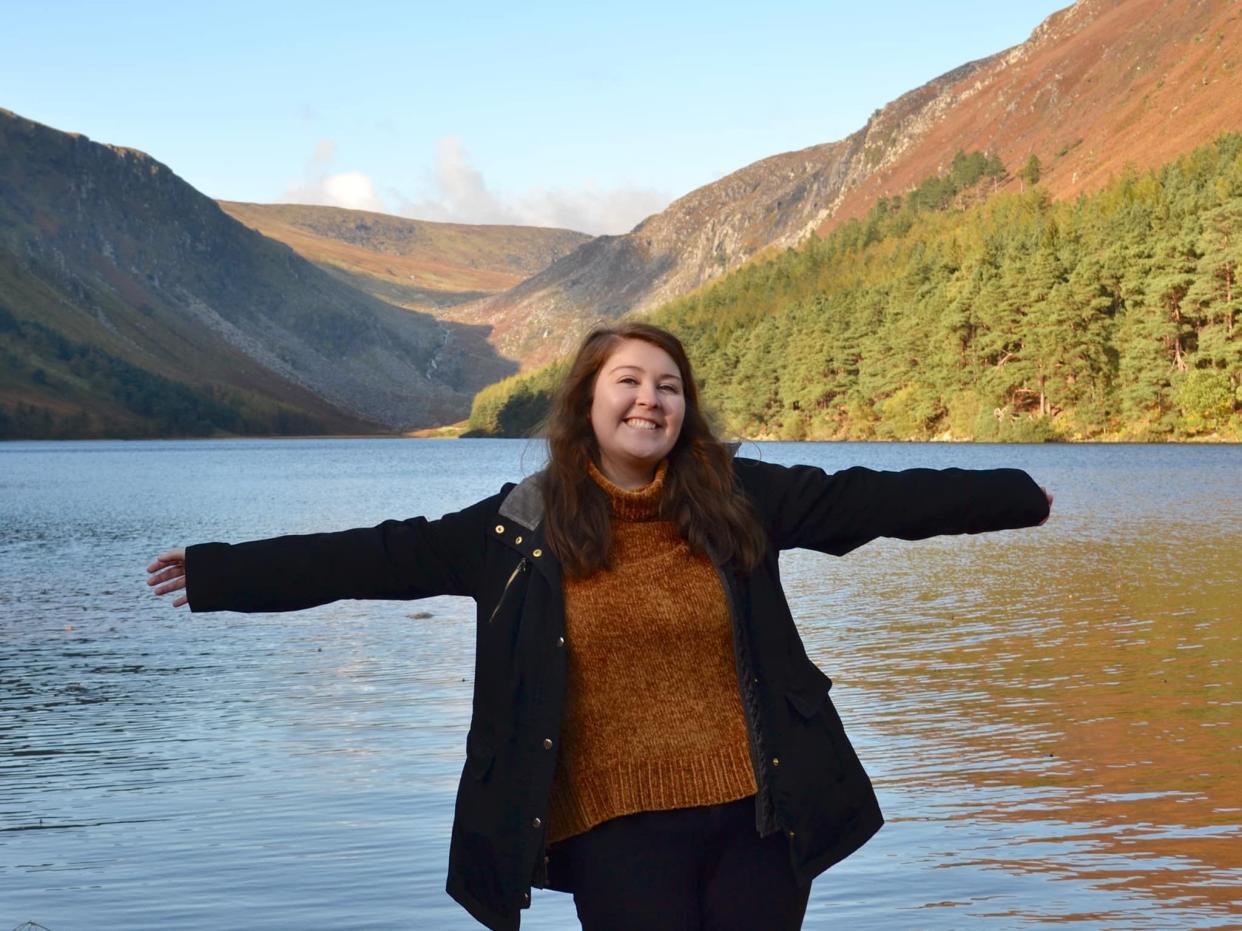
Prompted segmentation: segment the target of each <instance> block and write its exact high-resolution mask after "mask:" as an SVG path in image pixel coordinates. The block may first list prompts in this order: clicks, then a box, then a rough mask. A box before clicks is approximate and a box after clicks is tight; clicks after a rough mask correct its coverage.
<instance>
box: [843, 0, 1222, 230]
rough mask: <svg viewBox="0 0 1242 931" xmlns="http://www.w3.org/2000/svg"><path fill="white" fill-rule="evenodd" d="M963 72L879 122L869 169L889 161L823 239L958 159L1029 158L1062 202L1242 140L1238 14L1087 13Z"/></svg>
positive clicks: (1094, 9) (1162, 3)
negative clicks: (1231, 134)
mask: <svg viewBox="0 0 1242 931" xmlns="http://www.w3.org/2000/svg"><path fill="white" fill-rule="evenodd" d="M959 70H960V71H961V72H962V73H961V74H960V76H953V75H950V76H948V77H949V80H948V81H945V80H944V79H941V80H940V81H939V82H933V84H932V85H927V86H925V87H922V88H919V89H918V90H916V91H913V92H912V93H910V94H907V95H905V96H903V97H901V98H900V99H898V100H896V101H894V102H893V103H892V104H890V105H889V106H887V107H885V108H884V109H883V110H881V111H880V112H879V113H877V114H876V116H875V117H874V118H873V119H872V120H871V122H870V123H869V124H868V127H867V130H866V140H865V142H864V146H863V158H864V161H867V160H872V159H875V160H881V159H882V160H883V161H882V163H881V164H879V165H877V167H876V169H875V170H873V171H871V173H870V174H869V175H867V177H866V178H865V179H864V180H862V181H861V182H860V183H858V184H857V185H856V186H854V187H853V188H852V189H850V190H848V191H847V192H845V195H844V197H843V198H842V200H841V203H840V206H839V207H838V208H837V209H835V210H834V211H832V212H831V213H829V214H828V215H827V216H826V217H825V218H824V220H823V222H822V223H821V224H820V226H819V230H820V232H821V233H823V232H827V231H828V230H829V229H831V228H833V227H835V226H836V225H838V224H839V223H841V222H842V221H844V220H847V219H850V218H851V217H861V216H862V215H863V214H864V213H866V211H867V210H868V208H870V206H871V205H872V204H873V203H875V202H876V200H877V199H879V198H880V197H882V196H886V195H888V196H891V195H893V194H900V193H902V192H904V191H906V190H909V189H910V188H911V187H913V186H914V185H916V184H917V183H918V182H919V181H920V180H922V179H923V178H925V177H928V176H929V175H934V174H936V173H937V172H940V171H943V170H944V169H945V168H946V167H947V165H948V163H949V160H950V159H951V158H952V157H953V153H954V152H956V151H958V150H959V149H964V150H967V151H970V150H977V151H984V152H992V153H994V154H996V155H998V156H1000V158H1001V160H1002V161H1003V162H1004V163H1005V164H1006V165H1009V166H1010V167H1011V169H1017V168H1018V167H1020V166H1022V165H1024V164H1025V163H1026V162H1027V161H1028V159H1029V158H1030V156H1031V155H1034V156H1035V157H1036V158H1037V159H1038V160H1039V164H1040V169H1041V184H1042V185H1043V187H1044V189H1045V190H1046V191H1048V193H1049V194H1051V195H1052V196H1053V197H1054V198H1057V199H1062V198H1067V197H1073V196H1075V195H1077V194H1079V193H1083V192H1088V191H1093V190H1097V189H1099V188H1101V187H1103V186H1104V185H1105V184H1107V183H1108V182H1109V181H1110V180H1112V179H1113V178H1115V177H1117V176H1119V175H1120V174H1121V172H1122V170H1123V169H1124V168H1125V167H1126V166H1130V167H1133V168H1137V169H1139V170H1142V169H1147V168H1153V167H1156V166H1158V165H1162V164H1164V163H1166V162H1168V161H1171V160H1172V159H1174V158H1176V157H1177V156H1178V155H1180V154H1182V153H1184V152H1187V151H1189V150H1190V149H1192V148H1194V147H1195V146H1197V145H1201V144H1202V143H1204V142H1206V141H1208V140H1210V139H1213V138H1215V137H1216V136H1217V135H1219V134H1220V133H1222V132H1227V131H1230V130H1238V129H1242V4H1239V3H1238V2H1236V0H1121V2H1118V0H1079V2H1077V3H1075V4H1074V5H1073V6H1071V7H1068V8H1067V9H1064V10H1061V11H1060V12H1058V13H1054V14H1053V15H1052V16H1050V17H1049V18H1048V19H1047V20H1045V21H1044V22H1043V23H1042V24H1041V25H1040V27H1039V28H1038V29H1036V30H1035V31H1034V33H1032V35H1031V37H1030V38H1029V39H1028V40H1027V41H1026V42H1024V43H1022V44H1021V45H1018V46H1015V47H1014V48H1012V49H1010V50H1009V51H1007V52H1003V53H1001V54H999V55H995V56H992V57H991V58H987V59H984V60H983V61H980V62H975V63H973V64H972V65H969V66H967V67H965V68H963V69H959ZM934 85H938V86H934ZM929 93H933V94H934V101H933V106H930V107H929V106H928V105H927V104H928V100H927V99H926V98H927V97H928V95H929ZM893 136H902V137H905V138H906V139H907V140H908V144H907V145H906V147H904V149H903V150H902V151H900V152H899V153H893V152H890V151H889V150H888V148H887V147H888V144H889V140H890V138H891V137H893ZM1022 183H1023V182H1022V181H1021V180H1020V179H1019V178H1017V177H1014V178H1012V179H1011V181H1010V182H1009V187H1010V188H1011V189H1017V188H1018V187H1019V186H1020V185H1021V184H1022Z"/></svg>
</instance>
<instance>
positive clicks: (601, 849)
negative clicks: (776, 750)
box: [562, 797, 811, 931]
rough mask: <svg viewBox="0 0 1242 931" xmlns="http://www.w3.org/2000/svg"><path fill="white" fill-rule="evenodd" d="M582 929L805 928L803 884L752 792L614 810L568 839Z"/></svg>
mask: <svg viewBox="0 0 1242 931" xmlns="http://www.w3.org/2000/svg"><path fill="white" fill-rule="evenodd" d="M563 844H564V846H563V847H562V850H563V853H564V855H565V857H566V863H567V866H568V870H569V873H570V876H571V877H572V884H573V889H574V905H575V907H576V908H577V910H578V919H579V920H580V921H581V922H582V928H583V931H758V929H762V931H797V929H799V928H801V927H802V916H803V915H804V914H805V913H806V901H807V896H808V895H809V894H810V891H811V890H810V886H809V885H807V886H803V885H799V883H798V882H797V881H796V880H795V879H794V875H793V869H792V867H791V866H790V864H789V842H788V841H787V840H786V838H785V836H784V835H783V834H781V833H779V832H778V833H776V834H773V835H770V836H769V837H764V838H761V837H759V834H758V832H757V831H755V801H754V798H753V797H751V798H747V799H742V800H741V801H737V802H730V803H728V804H725V805H708V806H705V807H702V808H678V809H675V810H673V811H649V812H641V813H639V814H636V815H625V816H624V817H621V818H614V819H612V820H611V821H606V822H604V823H603V824H601V825H598V826H596V827H594V828H592V829H591V830H590V831H587V832H586V833H584V834H579V835H577V836H576V837H571V838H569V839H567V840H565V841H563Z"/></svg>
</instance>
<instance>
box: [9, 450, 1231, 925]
mask: <svg viewBox="0 0 1242 931" xmlns="http://www.w3.org/2000/svg"><path fill="white" fill-rule="evenodd" d="M749 452H751V453H754V452H755V450H753V449H752V450H749ZM759 452H760V454H761V455H762V456H763V457H764V458H767V459H769V460H775V461H787V462H792V461H809V462H815V463H819V464H823V465H825V467H827V468H830V469H831V468H840V467H843V466H845V465H849V464H853V463H855V462H862V463H863V464H867V465H873V466H876V467H886V468H904V467H907V466H911V465H933V466H942V465H965V466H980V467H983V466H991V465H998V464H1019V465H1022V466H1023V467H1025V468H1028V469H1029V470H1030V471H1031V472H1032V474H1034V475H1035V476H1036V477H1037V479H1038V480H1039V481H1040V482H1041V483H1043V484H1046V485H1048V486H1049V487H1050V488H1052V490H1053V491H1055V492H1056V495H1057V507H1056V514H1055V516H1054V519H1053V520H1052V521H1051V522H1050V523H1049V524H1048V525H1047V526H1045V527H1043V528H1040V529H1038V530H1031V531H1019V532H1008V533H1002V534H993V535H987V536H980V537H966V538H953V539H942V540H934V541H925V542H921V543H900V542H895V541H880V542H877V543H875V544H872V545H870V546H868V547H865V548H863V549H862V550H859V551H857V552H855V553H853V554H851V555H850V556H848V557H846V558H844V559H831V558H828V557H824V556H820V555H818V554H813V553H805V552H795V553H790V554H786V556H785V557H783V559H782V568H783V572H784V574H785V578H786V582H787V589H788V594H789V596H790V601H791V604H792V605H793V607H794V611H795V615H796V616H797V617H798V618H799V620H800V624H801V626H802V629H803V632H804V636H805V638H806V641H807V646H808V650H809V652H810V653H811V655H812V657H813V658H814V659H815V660H816V662H818V663H819V664H820V665H821V666H822V667H823V668H825V669H826V670H827V671H829V672H830V673H831V674H832V675H833V677H834V679H835V680H836V682H837V686H836V687H835V688H834V691H833V696H834V699H835V700H836V701H837V703H838V706H839V707H840V709H841V711H842V715H843V716H844V717H845V719H846V722H847V724H848V725H849V727H850V730H851V734H852V736H854V738H855V742H856V744H857V745H858V747H859V751H860V754H861V756H862V757H863V759H864V761H865V762H866V763H867V765H868V768H869V769H870V770H871V772H872V774H873V776H874V777H875V780H876V783H877V789H878V792H879V794H880V797H881V802H882V804H883V805H884V808H885V811H886V814H887V816H888V819H889V824H888V825H887V826H886V827H885V829H884V830H883V831H881V832H880V834H879V835H878V836H877V838H876V839H875V840H874V841H873V842H872V843H871V844H869V845H868V846H867V847H866V848H864V850H863V851H862V852H860V853H859V854H858V855H856V856H855V857H853V858H851V859H850V860H848V861H846V862H845V863H844V864H841V865H840V866H838V867H835V868H834V869H833V870H831V871H830V872H829V873H827V874H826V875H825V876H823V877H821V879H820V880H818V881H817V883H816V885H815V888H814V891H813V895H812V901H811V906H810V908H809V910H808V917H807V921H806V927H807V928H809V929H818V928H830V927H849V928H852V929H858V928H872V929H889V928H898V929H904V928H910V929H921V928H927V929H943V931H948V929H958V928H963V927H974V928H979V929H992V928H1019V927H1025V926H1028V925H1030V924H1034V923H1047V924H1060V925H1065V926H1070V927H1079V928H1099V929H1104V928H1153V929H1155V928H1161V929H1163V928H1226V927H1235V928H1236V927H1242V893H1240V891H1239V890H1240V889H1242V843H1240V840H1242V793H1240V792H1239V789H1238V786H1242V763H1239V760H1242V753H1239V751H1240V750H1242V721H1239V714H1238V711H1239V704H1240V703H1242V688H1240V687H1239V682H1238V672H1237V670H1238V667H1239V661H1240V660H1242V607H1240V606H1239V599H1240V598H1242V594H1240V593H1242V584H1240V583H1242V556H1240V555H1239V553H1240V551H1242V546H1240V545H1242V504H1240V503H1239V496H1238V493H1237V486H1238V476H1239V474H1242V470H1240V466H1242V449H1239V448H1237V447H1195V448H1181V449H1177V448H1165V447H1119V448H1104V447H1047V448H1043V447H1041V448H1036V449H1025V448H1004V447H947V446H924V445H904V444H903V445H896V446H870V445H853V444H851V445H827V444H825V445H819V444H815V445H773V446H765V447H763V448H762V449H761V450H759ZM523 455H524V456H525V461H523ZM537 464H538V456H537V454H532V451H531V450H530V449H529V447H528V446H527V445H526V444H521V443H505V442H497V443H484V442H477V443H475V442H471V443H451V442H450V443H435V442H426V441H423V442H406V441H391V442H389V441H281V442H244V441H243V442H220V443H131V444H122V443H97V444H88V443H77V444H74V443H67V444H9V445H7V446H0V929H4V928H10V927H13V926H15V925H17V924H20V923H21V922H24V921H27V920H32V921H37V922H39V923H40V924H43V925H44V926H46V927H48V928H49V929H51V931H67V929H80V928H113V927H116V928H122V927H123V928H127V929H142V928H151V929H157V928H158V929H186V931H188V929H207V928H212V929H214V928H218V927H228V926H232V925H236V924H244V926H246V927H254V928H270V929H287V928H290V927H307V928H310V927H333V926H335V927H342V928H346V927H347V928H351V929H352V928H376V929H379V928H398V927H419V928H437V929H438V928H445V929H451V928H463V929H464V928H469V927H474V925H473V924H472V922H471V920H470V919H469V918H468V916H466V915H465V913H464V912H461V911H460V910H459V909H458V908H457V907H456V906H455V905H454V904H453V903H451V901H450V900H448V898H447V896H446V895H445V894H444V892H443V879H444V869H445V862H446V858H447V836H448V824H449V820H450V818H451V814H452V796H453V791H454V788H455V784H456V777H457V773H458V770H459V767H460V761H461V759H462V755H463V740H464V734H465V728H466V723H467V721H468V718H469V702H470V688H469V682H468V679H469V676H470V674H471V670H472V659H471V655H470V651H471V645H472V644H471V631H470V616H471V611H470V609H471V606H470V605H469V604H468V603H467V602H464V601H461V600H457V599H433V600H430V601H425V602H420V603H419V604H418V605H411V604H392V603H389V604H384V603H367V604H363V603H343V604H339V605H333V606H328V607H324V608H320V609H316V610H314V611H309V612H304V613H302V614H300V615H297V616H296V617H294V616H274V615H269V616H259V617H242V616H232V615H195V616H190V615H188V614H186V613H184V612H172V611H170V610H169V609H168V608H167V606H166V605H164V604H161V603H158V602H153V600H152V599H151V598H150V596H149V594H148V593H147V592H146V591H145V588H144V587H143V586H142V583H141V577H142V571H141V570H142V567H143V566H144V565H145V563H146V561H147V559H148V558H149V556H150V555H151V553H153V552H154V551H155V550H156V549H158V548H161V547H163V546H166V545H170V544H174V543H177V542H182V541H190V540H198V539H206V538H213V539H234V540H235V539H241V538H245V537H253V536H258V535H264V534H271V533H275V532H280V531H283V530H293V531H297V530H308V529H312V528H313V529H321V528H322V529H330V528H334V527H345V526H351V525H355V524H362V523H369V522H374V521H378V520H380V519H382V518H384V517H388V516H401V515H407V514H412V513H428V514H435V513H440V512H442V511H444V510H446V509H448V508H451V507H453V506H456V505H460V504H463V503H466V502H468V501H471V500H475V499H477V498H478V497H481V496H482V495H484V494H487V493H489V492H491V491H493V490H495V487H496V486H497V485H498V484H499V481H500V480H502V479H510V478H513V477H515V476H516V475H518V474H520V472H521V471H522V469H523V466H525V468H526V470H529V469H530V468H533V467H535V466H537ZM170 475H175V476H176V477H177V481H176V492H175V494H170V493H166V492H164V491H162V490H161V489H164V488H166V487H167V486H168V476H170ZM421 612H427V613H429V614H430V617H418V618H415V617H412V616H411V615H414V614H416V613H421ZM6 922H7V924H6ZM574 926H575V923H574V921H573V909H572V905H571V904H570V903H569V901H568V899H567V897H565V896H561V895H557V894H552V893H548V894H543V895H539V896H537V897H536V901H535V907H534V908H533V909H532V910H531V912H530V913H529V917H527V918H525V919H524V927H530V928H544V929H550V928H565V927H574Z"/></svg>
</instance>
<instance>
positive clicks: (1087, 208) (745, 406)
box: [471, 133, 1242, 440]
mask: <svg viewBox="0 0 1242 931" xmlns="http://www.w3.org/2000/svg"><path fill="white" fill-rule="evenodd" d="M1040 173H1041V166H1040V165H1039V163H1038V162H1037V161H1036V162H1031V161H1030V160H1028V164H1027V165H1026V166H1024V167H1023V169H1022V171H1021V172H1020V175H1021V176H1022V177H1023V179H1024V182H1025V183H1024V190H1023V191H1022V192H1021V193H1004V192H1002V193H995V194H993V193H992V190H994V189H995V187H996V184H997V182H998V181H999V180H1001V179H1003V178H1004V177H1005V176H1006V171H1005V168H1004V166H1003V165H1001V164H1000V162H999V160H997V159H995V158H994V157H993V156H988V155H984V154H982V153H969V154H967V153H963V152H959V153H958V154H957V156H956V157H955V158H954V160H953V162H952V164H951V166H950V168H949V170H948V171H946V172H945V173H943V174H941V175H938V176H936V177H934V178H929V179H926V180H925V181H924V182H922V183H921V184H920V185H918V186H917V187H916V188H914V189H913V190H912V191H910V192H907V193H906V195H905V196H902V197H891V198H885V199H881V200H880V201H878V202H877V203H876V204H875V205H874V206H873V207H872V209H871V210H870V211H869V212H868V213H867V215H866V216H865V217H863V218H862V219H858V220H851V221H849V222H847V223H845V224H843V225H842V226H840V227H838V228H837V229H835V230H834V231H833V232H832V233H830V234H829V235H828V236H826V237H824V238H819V237H815V236H811V237H810V238H808V240H807V241H806V242H805V243H803V244H802V245H801V246H800V247H798V248H795V249H789V250H786V251H785V252H783V253H782V254H780V255H777V256H774V257H771V258H769V259H767V260H764V261H760V262H756V263H752V264H750V265H748V266H745V267H743V268H742V269H739V270H738V271H736V272H734V273H732V274H730V275H727V276H725V277H724V278H722V279H720V280H719V281H717V282H715V283H713V284H710V285H708V286H706V287H704V288H701V289H699V290H698V291H696V292H694V293H692V294H690V295H687V296H685V297H682V298H680V299H677V300H675V301H673V302H671V303H669V304H667V305H665V306H664V307H662V308H660V309H659V310H657V311H656V312H655V313H653V314H651V315H650V317H649V319H651V320H652V322H655V323H658V324H661V325H663V326H667V327H668V328H669V329H671V330H673V331H674V332H676V333H677V334H678V335H679V336H680V337H681V338H682V339H683V341H684V342H685V343H686V347H687V350H688V351H689V353H690V357H691V359H692V360H694V363H695V366H696V369H697V374H698V376H699V378H700V379H701V382H702V386H703V394H704V398H705V401H706V402H707V403H708V405H709V407H711V408H712V409H713V410H714V411H715V413H716V415H717V418H718V419H719V420H720V421H721V427H722V428H723V429H724V430H725V431H726V432H727V433H730V434H734V435H739V436H748V437H772V438H787V439H804V438H805V439H874V438H888V439H928V438H933V437H942V438H955V439H966V438H971V439H977V440H1044V439H1092V438H1109V439H1133V440H1165V439H1183V438H1193V437H1197V436H1204V435H1213V436H1217V437H1221V438H1227V439H1242V334H1239V332H1238V328H1237V326H1236V323H1237V317H1238V315H1239V310H1240V309H1242V289H1240V288H1239V284H1238V280H1237V278H1238V269H1239V265H1240V264H1242V135H1240V134H1236V133H1232V134H1226V135H1224V136H1222V137H1220V138H1219V139H1217V140H1216V141H1215V142H1213V143H1211V144H1209V145H1205V146H1202V147H1200V148H1198V149H1195V150H1194V151H1193V152H1190V153H1189V154H1187V155H1185V156H1183V157H1181V158H1179V159H1177V160H1176V161H1174V162H1172V163H1170V164H1167V165H1165V166H1163V167H1161V168H1159V169H1157V170H1153V171H1148V172H1143V173H1139V172H1137V171H1133V170H1131V171H1127V172H1125V173H1123V174H1122V176H1121V177H1119V178H1117V179H1116V180H1115V181H1113V182H1112V183H1111V184H1109V185H1108V186H1107V187H1106V188H1104V189H1102V190H1100V191H1098V192H1096V193H1094V194H1092V195H1090V196H1080V197H1078V198H1077V199H1076V200H1072V201H1062V202H1054V201H1052V200H1051V198H1050V197H1049V196H1048V195H1047V193H1046V192H1045V191H1044V190H1043V189H1042V188H1041V187H1040V186H1039V185H1038V183H1037V182H1038V179H1039V176H1040ZM554 382H555V379H554V378H552V377H551V376H550V374H549V373H548V372H546V371H543V370H541V371H540V372H536V373H532V374H529V375H525V376H518V377H516V378H512V379H509V380H507V381H506V382H502V383H499V384H498V385H496V386H493V387H492V388H490V389H487V391H485V392H482V393H481V394H480V395H479V397H478V398H477V399H476V404H475V410H474V412H472V415H471V427H472V429H474V430H476V431H477V432H479V433H485V434H492V435H520V434H522V433H524V432H526V431H528V430H529V429H531V427H532V426H533V425H534V424H536V423H537V422H538V420H539V418H540V417H541V416H542V415H543V412H545V411H546V409H547V401H548V398H549V395H550V391H551V390H552V387H553V385H554Z"/></svg>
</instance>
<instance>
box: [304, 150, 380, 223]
mask: <svg viewBox="0 0 1242 931" xmlns="http://www.w3.org/2000/svg"><path fill="white" fill-rule="evenodd" d="M335 159H336V142H334V141H333V140H332V139H320V140H319V141H318V142H317V143H315V151H314V152H313V153H312V154H311V157H310V160H309V161H308V162H307V163H306V172H305V178H306V179H307V180H304V181H302V182H300V183H298V184H293V185H290V186H289V187H287V188H286V189H285V192H284V193H283V194H281V196H280V199H281V201H283V202H284V203H289V204H321V205H323V206H327V207H345V208H347V209H349V210H374V211H377V212H379V213H385V212H387V211H388V207H387V205H385V203H384V202H383V200H382V199H381V198H380V196H379V195H378V194H377V193H376V192H375V184H374V183H373V182H372V181H371V179H370V178H369V177H367V176H366V175H365V174H363V173H362V172H361V171H337V172H333V171H330V169H331V167H332V163H333V161H335Z"/></svg>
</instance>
